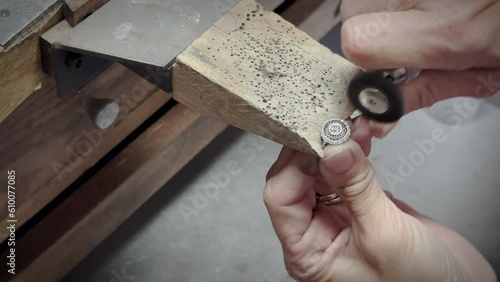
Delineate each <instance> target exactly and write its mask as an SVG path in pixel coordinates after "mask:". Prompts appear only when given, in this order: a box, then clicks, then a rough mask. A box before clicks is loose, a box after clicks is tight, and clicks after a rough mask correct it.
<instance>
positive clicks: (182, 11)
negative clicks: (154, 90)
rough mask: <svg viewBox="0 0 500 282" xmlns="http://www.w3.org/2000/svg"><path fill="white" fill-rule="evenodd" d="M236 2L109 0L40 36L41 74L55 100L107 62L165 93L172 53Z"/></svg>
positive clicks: (169, 81) (169, 86)
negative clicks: (50, 81)
mask: <svg viewBox="0 0 500 282" xmlns="http://www.w3.org/2000/svg"><path fill="white" fill-rule="evenodd" d="M240 1H241V0H213V1H206V0H172V1H164V0H134V1H130V0H111V1H110V2H108V3H107V4H105V5H104V6H102V7H101V8H100V9H98V10H97V11H96V12H95V13H93V14H92V15H90V16H89V17H88V18H86V19H85V20H84V21H82V22H81V23H79V24H78V25H77V26H75V27H73V28H72V27H71V26H70V25H69V24H68V23H67V22H63V23H60V24H58V25H57V26H55V27H54V28H52V29H51V30H49V31H48V32H46V33H45V34H43V35H42V53H43V54H44V58H43V64H44V70H45V71H46V72H47V73H49V74H51V75H53V77H54V78H55V80H56V84H57V93H58V94H57V95H58V96H59V97H61V98H66V97H69V96H71V95H72V94H74V93H76V92H78V91H79V90H80V89H81V88H82V87H83V86H84V85H85V84H86V83H87V82H88V81H90V80H91V79H92V78H94V77H95V76H96V75H98V74H99V73H100V72H102V71H103V70H104V69H105V68H106V67H108V66H109V65H110V64H111V63H113V62H119V63H121V64H123V65H124V66H126V67H128V68H129V69H131V70H132V71H134V72H135V73H137V74H138V75H140V76H142V77H143V78H145V79H146V80H148V81H150V82H152V83H153V84H155V85H156V86H158V87H159V88H161V89H162V90H164V91H166V92H171V91H172V78H171V75H172V74H171V69H172V66H173V64H174V62H175V58H176V57H177V55H178V54H180V53H181V52H182V51H183V50H184V49H185V48H187V47H188V46H189V45H191V43H192V42H193V41H194V40H196V39H197V38H198V37H199V36H201V35H202V34H203V33H204V32H205V31H206V30H207V29H208V28H210V27H211V26H212V25H213V24H215V22H216V21H218V20H219V19H220V18H221V17H223V16H224V15H225V14H226V13H227V12H228V11H229V10H230V9H231V8H233V7H234V6H236V4H238V3H239V2H240ZM44 48H45V49H50V50H43V49H44Z"/></svg>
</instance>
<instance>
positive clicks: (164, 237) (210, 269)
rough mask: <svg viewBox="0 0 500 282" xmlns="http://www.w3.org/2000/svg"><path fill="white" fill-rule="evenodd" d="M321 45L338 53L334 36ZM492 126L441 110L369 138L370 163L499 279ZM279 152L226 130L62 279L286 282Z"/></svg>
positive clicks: (454, 106) (486, 117)
mask: <svg viewBox="0 0 500 282" xmlns="http://www.w3.org/2000/svg"><path fill="white" fill-rule="evenodd" d="M324 42H325V43H326V44H327V45H329V46H336V42H338V29H337V30H334V31H332V33H331V34H329V35H328V36H327V38H326V40H325V41H324ZM337 44H338V43H337ZM498 121H500V109H499V108H497V107H495V106H493V105H492V104H490V103H488V102H486V101H477V100H472V99H464V98H460V99H454V100H450V101H446V102H443V103H439V104H437V105H435V106H434V107H432V108H430V109H425V110H421V111H418V112H415V113H412V114H410V115H408V116H406V117H405V118H403V119H402V120H401V121H400V123H399V124H398V126H397V127H396V129H395V130H394V131H393V133H391V135H389V136H388V137H387V138H386V139H384V140H374V145H373V150H372V155H371V157H370V159H371V161H372V163H373V165H374V166H375V168H376V170H377V175H378V177H379V180H380V182H381V184H382V185H383V187H385V188H386V189H387V190H390V191H392V192H393V193H394V195H395V196H396V197H398V198H400V199H402V200H404V201H406V202H407V203H408V204H410V205H411V206H413V207H414V208H416V209H417V210H419V211H421V212H423V213H425V214H427V215H429V216H431V217H432V218H434V219H436V220H438V221H440V222H442V223H444V224H446V225H448V226H450V227H451V228H453V229H455V230H457V231H458V232H459V233H461V234H462V235H463V236H465V237H466V238H467V239H469V240H470V241H471V242H472V243H473V244H474V245H475V246H476V247H477V248H479V250H480V251H481V252H482V253H483V254H484V255H485V256H486V257H487V259H488V260H489V261H490V262H491V263H492V264H493V265H494V267H495V269H496V271H497V273H500V217H499V215H500V205H499V201H498V199H499V198H500V173H499V172H500V148H499V146H498V144H499V140H500V123H499V122H498ZM433 132H441V135H442V136H443V139H446V140H444V141H443V142H441V143H439V142H436V141H431V140H432V136H433ZM429 142H432V144H433V145H428V147H427V148H428V149H427V150H426V149H422V148H421V146H420V145H421V144H422V143H427V144H429ZM419 144H420V145H419ZM280 149H281V146H279V145H277V144H275V143H272V142H269V141H267V140H265V139H263V138H260V137H257V136H255V135H252V134H249V133H244V132H241V131H240V130H237V129H235V128H230V129H228V130H226V131H225V132H224V133H223V134H222V135H221V136H220V137H218V138H217V139H216V140H215V141H214V142H213V143H212V144H211V145H210V146H209V147H208V148H207V149H205V150H204V151H203V152H202V153H201V154H200V155H199V156H198V157H197V158H196V159H194V160H193V161H192V162H191V163H190V164H189V165H188V166H187V167H186V168H185V169H184V170H182V171H181V172H180V173H179V174H178V175H177V176H176V177H175V178H174V179H172V180H171V181H170V182H169V183H168V184H167V185H166V186H165V187H164V188H163V189H162V190H161V191H159V192H158V193H157V194H156V195H155V196H154V197H153V198H152V199H150V200H149V201H148V202H147V203H146V204H145V205H144V206H143V207H142V208H141V209H140V210H139V211H138V212H136V213H135V214H134V215H133V216H132V217H131V218H130V219H129V220H128V221H127V222H125V223H124V224H123V225H122V226H121V227H120V228H118V229H117V230H116V231H115V232H114V233H113V234H112V235H111V236H110V237H109V238H108V239H107V240H106V241H105V242H104V243H102V244H101V245H100V246H99V247H98V248H97V249H96V250H95V251H94V252H93V253H92V254H91V255H90V256H89V257H88V258H87V259H86V260H85V261H83V262H82V263H81V264H80V265H79V266H78V267H76V268H75V269H74V270H73V271H72V272H71V273H70V274H69V275H68V276H67V277H66V278H65V279H64V281H68V282H69V281H71V282H73V281H92V282H94V281H95V282H100V281H102V282H125V281H141V282H157V281H190V282H212V281H224V282H225V281H227V282H233V281H265V282H271V281H291V279H290V278H289V277H288V275H287V273H286V270H285V268H284V265H283V258H282V253H281V247H280V244H279V242H278V240H277V238H276V236H275V234H274V232H273V230H272V227H271V223H270V220H269V218H268V215H267V212H266V210H265V207H264V204H263V202H262V189H263V186H264V176H265V174H266V172H267V170H268V168H269V167H270V166H271V164H272V163H273V162H274V160H275V159H276V157H277V155H278V153H279V150H280ZM138 189H140V187H138Z"/></svg>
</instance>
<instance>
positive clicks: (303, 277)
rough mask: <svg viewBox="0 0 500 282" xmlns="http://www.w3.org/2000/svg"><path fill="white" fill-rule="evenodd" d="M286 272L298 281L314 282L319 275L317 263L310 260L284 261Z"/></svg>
mask: <svg viewBox="0 0 500 282" xmlns="http://www.w3.org/2000/svg"><path fill="white" fill-rule="evenodd" d="M285 265H286V270H287V272H288V274H290V276H291V277H293V278H294V279H296V280H298V281H316V280H317V277H318V275H319V274H320V270H321V269H320V267H319V266H318V262H317V261H316V260H312V259H305V258H299V259H286V260H285Z"/></svg>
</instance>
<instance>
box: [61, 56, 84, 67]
mask: <svg viewBox="0 0 500 282" xmlns="http://www.w3.org/2000/svg"><path fill="white" fill-rule="evenodd" d="M64 62H65V64H66V66H68V67H70V68H72V69H79V68H81V67H82V65H83V60H82V55H80V54H77V53H71V52H70V53H68V54H67V55H66V60H65V61H64Z"/></svg>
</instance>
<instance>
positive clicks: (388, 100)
mask: <svg viewBox="0 0 500 282" xmlns="http://www.w3.org/2000/svg"><path fill="white" fill-rule="evenodd" d="M347 95H348V97H349V100H350V102H351V104H352V105H353V106H354V107H355V108H356V109H358V110H360V111H361V112H362V113H363V115H364V116H366V117H368V118H369V119H372V120H375V121H379V122H386V123H388V122H395V121H397V120H399V119H400V118H401V117H402V116H403V115H404V113H405V107H404V102H405V101H404V97H403V95H402V94H401V91H400V90H399V88H397V87H396V86H395V85H394V84H393V83H392V82H391V81H390V80H389V79H387V78H384V77H383V76H382V75H381V74H379V73H375V72H361V73H359V74H357V75H355V76H354V78H353V79H352V80H351V82H350V83H349V86H348V87H347Z"/></svg>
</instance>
